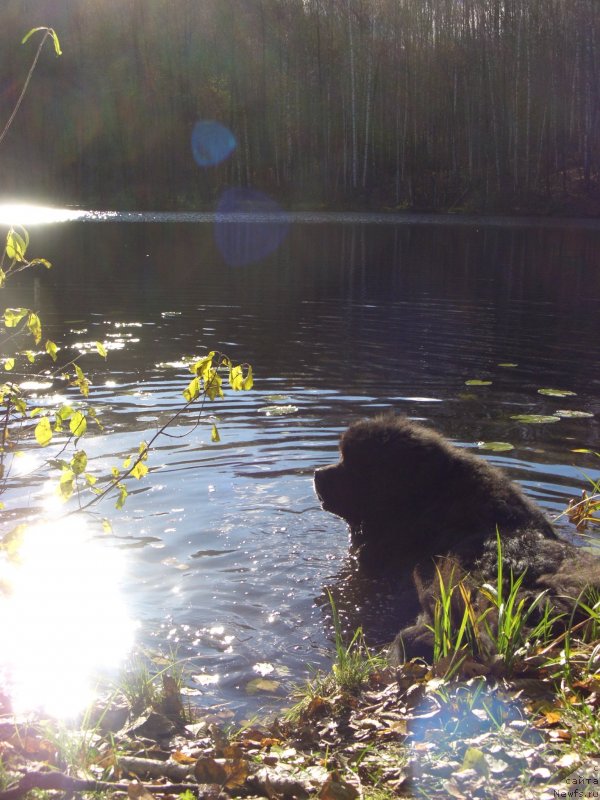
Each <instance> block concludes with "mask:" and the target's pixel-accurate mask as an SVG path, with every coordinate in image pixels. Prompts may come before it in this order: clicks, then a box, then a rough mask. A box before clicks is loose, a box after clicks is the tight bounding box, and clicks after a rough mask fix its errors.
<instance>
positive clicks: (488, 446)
mask: <svg viewBox="0 0 600 800" xmlns="http://www.w3.org/2000/svg"><path fill="white" fill-rule="evenodd" d="M477 447H479V449H480V450H491V451H492V452H494V453H504V452H507V451H508V450H514V445H512V444H510V442H477Z"/></svg>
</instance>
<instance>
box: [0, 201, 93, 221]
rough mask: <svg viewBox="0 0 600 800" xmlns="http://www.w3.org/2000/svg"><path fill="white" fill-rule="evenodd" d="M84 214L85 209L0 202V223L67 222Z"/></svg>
mask: <svg viewBox="0 0 600 800" xmlns="http://www.w3.org/2000/svg"><path fill="white" fill-rule="evenodd" d="M86 215H87V211H79V210H77V209H73V208H52V207H51V206H36V205H33V204H30V203H0V225H25V226H30V225H46V224H48V223H51V222H69V220H72V219H81V218H82V217H85V216H86Z"/></svg>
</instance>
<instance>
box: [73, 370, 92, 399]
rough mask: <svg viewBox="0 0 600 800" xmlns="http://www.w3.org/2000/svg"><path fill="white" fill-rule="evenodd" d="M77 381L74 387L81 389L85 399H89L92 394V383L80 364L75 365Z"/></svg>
mask: <svg viewBox="0 0 600 800" xmlns="http://www.w3.org/2000/svg"><path fill="white" fill-rule="evenodd" d="M75 376H76V377H75V380H74V382H73V385H74V386H78V387H79V391H80V392H81V394H82V395H83V396H84V397H87V396H88V395H89V393H90V382H89V381H88V379H87V378H86V377H85V375H84V372H83V370H82V369H81V367H80V366H79V364H75Z"/></svg>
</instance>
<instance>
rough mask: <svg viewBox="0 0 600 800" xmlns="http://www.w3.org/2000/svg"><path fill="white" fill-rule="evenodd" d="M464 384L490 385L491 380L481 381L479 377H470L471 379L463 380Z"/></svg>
mask: <svg viewBox="0 0 600 800" xmlns="http://www.w3.org/2000/svg"><path fill="white" fill-rule="evenodd" d="M465 385H466V386H491V385H492V382H491V381H482V380H480V379H479V378H472V379H471V380H468V381H465Z"/></svg>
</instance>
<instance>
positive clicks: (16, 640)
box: [0, 518, 136, 717]
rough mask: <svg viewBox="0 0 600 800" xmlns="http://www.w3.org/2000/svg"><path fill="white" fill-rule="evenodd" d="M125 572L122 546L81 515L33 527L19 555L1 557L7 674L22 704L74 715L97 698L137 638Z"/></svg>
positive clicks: (1, 660) (0, 669) (2, 655)
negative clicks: (101, 678) (104, 675)
mask: <svg viewBox="0 0 600 800" xmlns="http://www.w3.org/2000/svg"><path fill="white" fill-rule="evenodd" d="M124 577H125V557H124V554H123V552H120V551H117V550H116V549H115V548H114V547H109V546H108V545H107V544H106V543H103V542H102V541H100V540H98V539H94V538H92V537H91V535H90V531H89V530H86V528H85V523H84V522H83V521H82V520H81V519H74V518H71V519H66V520H65V519H63V520H60V521H59V522H57V523H51V522H48V523H40V524H37V525H33V526H31V527H29V528H27V530H26V531H25V532H24V534H23V540H22V543H21V545H20V547H19V551H18V558H17V559H16V560H15V561H11V560H9V559H8V558H7V557H4V558H3V560H2V561H0V585H2V587H3V593H2V594H0V641H1V642H2V649H1V650H0V677H2V683H4V684H5V686H6V687H7V688H8V691H9V693H10V695H11V698H12V703H13V707H14V709H15V711H16V712H25V711H31V710H34V709H43V710H44V711H46V712H48V713H50V714H53V715H55V716H57V717H69V716H72V715H74V714H76V713H77V712H79V711H80V710H81V708H83V707H84V706H85V705H86V704H88V703H89V702H91V700H92V699H93V697H94V689H95V686H94V679H95V677H97V676H98V675H99V673H100V671H102V670H113V671H114V670H115V669H116V668H117V667H118V666H119V665H120V663H121V662H122V661H123V659H124V658H125V656H126V655H127V653H128V652H129V650H130V648H131V646H132V644H133V640H134V631H135V628H136V626H135V624H134V622H133V621H132V619H131V618H130V615H129V611H128V609H127V605H126V603H125V600H124V598H123V594H122V586H121V583H122V581H123V580H124Z"/></svg>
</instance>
